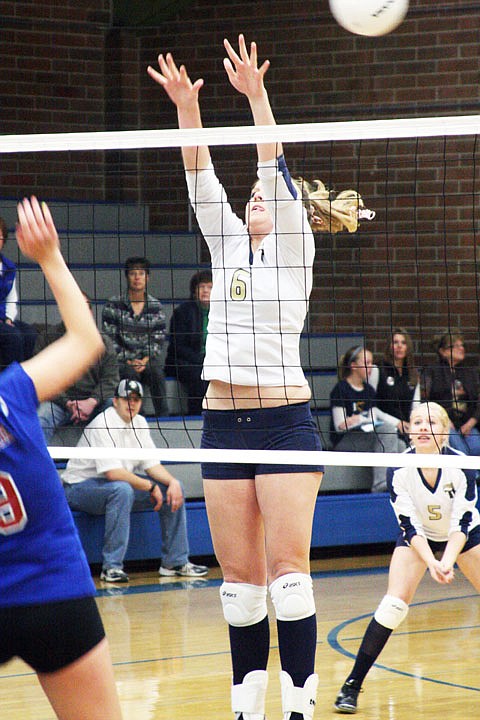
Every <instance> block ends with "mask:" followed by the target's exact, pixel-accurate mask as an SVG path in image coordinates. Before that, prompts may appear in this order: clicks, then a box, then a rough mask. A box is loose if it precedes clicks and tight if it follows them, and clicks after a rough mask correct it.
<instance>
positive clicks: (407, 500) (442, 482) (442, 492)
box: [387, 447, 480, 542]
mask: <svg viewBox="0 0 480 720" xmlns="http://www.w3.org/2000/svg"><path fill="white" fill-rule="evenodd" d="M414 452H415V450H413V449H412V450H407V453H414ZM442 454H447V455H461V454H462V453H459V452H457V451H456V450H453V449H452V448H449V447H447V448H444V449H443V450H442ZM475 475H476V473H475V471H473V470H461V469H459V468H439V469H438V476H437V480H436V482H435V485H434V486H433V487H431V486H430V485H429V484H428V483H427V482H426V480H425V478H424V476H423V474H422V471H421V469H420V468H415V467H402V468H388V470H387V487H388V491H389V493H390V501H391V503H392V507H393V509H394V511H395V515H396V516H397V520H398V524H399V525H400V529H401V531H402V533H403V537H404V539H405V540H406V542H410V541H411V539H412V537H413V536H414V535H422V536H423V537H425V538H427V540H434V541H435V542H444V541H446V540H448V537H449V535H451V533H453V532H458V531H460V532H463V533H464V534H465V535H466V536H467V537H468V533H469V532H470V530H472V529H473V528H474V527H477V525H480V515H479V512H478V510H477V507H476V503H477V487H476V481H475Z"/></svg>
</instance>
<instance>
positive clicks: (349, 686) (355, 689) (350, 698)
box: [333, 680, 362, 715]
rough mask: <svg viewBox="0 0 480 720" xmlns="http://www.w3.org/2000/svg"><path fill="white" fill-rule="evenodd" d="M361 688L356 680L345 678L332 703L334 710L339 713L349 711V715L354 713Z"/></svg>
mask: <svg viewBox="0 0 480 720" xmlns="http://www.w3.org/2000/svg"><path fill="white" fill-rule="evenodd" d="M361 689H362V687H361V685H359V684H358V682H357V681H356V680H347V682H346V683H344V684H343V685H342V689H341V690H340V692H339V693H338V695H337V699H336V700H335V703H334V705H333V707H334V708H335V710H336V711H337V712H339V713H349V714H351V715H353V713H356V712H357V698H358V693H359V692H360V691H361Z"/></svg>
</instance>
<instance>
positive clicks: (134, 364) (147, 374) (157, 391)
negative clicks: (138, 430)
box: [102, 257, 168, 415]
mask: <svg viewBox="0 0 480 720" xmlns="http://www.w3.org/2000/svg"><path fill="white" fill-rule="evenodd" d="M149 276H150V262H149V260H147V258H144V257H130V258H128V259H127V260H126V261H125V277H126V279H127V289H126V291H125V292H124V293H123V294H122V295H119V296H116V297H112V298H110V300H108V301H107V302H106V303H105V306H104V308H103V313H102V324H103V332H104V334H106V335H108V336H109V337H110V338H111V340H112V341H113V344H114V346H115V351H116V353H117V360H118V368H119V373H120V378H121V379H128V380H136V381H137V382H141V383H142V385H143V386H145V385H148V386H149V388H150V392H151V395H152V400H153V406H154V409H155V414H156V415H168V407H167V402H166V388H165V374H164V371H163V357H162V350H163V345H164V343H165V313H164V311H163V307H162V304H161V303H160V301H159V300H158V299H157V298H155V297H153V295H150V293H149V292H148V289H147V286H148V279H149Z"/></svg>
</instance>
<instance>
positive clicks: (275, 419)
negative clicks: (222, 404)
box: [201, 403, 324, 480]
mask: <svg viewBox="0 0 480 720" xmlns="http://www.w3.org/2000/svg"><path fill="white" fill-rule="evenodd" d="M201 447H202V448H208V449H221V450H223V449H225V450H322V444H321V442H320V436H319V434H318V430H317V428H316V426H315V423H314V421H313V418H312V413H311V412H310V404H309V403H297V404H295V405H282V406H280V407H274V408H255V409H254V410H204V412H203V433H202V443H201ZM226 454H227V453H226ZM323 470H324V468H323V466H322V465H275V464H266V463H202V475H203V477H204V478H205V479H209V480H244V479H245V480H254V479H255V477H256V476H257V475H278V474H280V473H311V472H323Z"/></svg>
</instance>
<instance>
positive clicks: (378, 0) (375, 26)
mask: <svg viewBox="0 0 480 720" xmlns="http://www.w3.org/2000/svg"><path fill="white" fill-rule="evenodd" d="M329 2H330V10H331V12H332V15H333V17H334V18H335V20H336V21H337V22H338V24H339V25H341V26H342V27H343V28H345V30H348V31H349V32H352V33H355V34H357V35H369V36H370V37H375V36H377V35H386V34H387V33H389V32H391V31H392V30H395V28H396V27H398V26H399V25H400V23H401V22H402V21H403V20H404V19H405V16H406V14H407V12H408V4H409V0H329Z"/></svg>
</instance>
